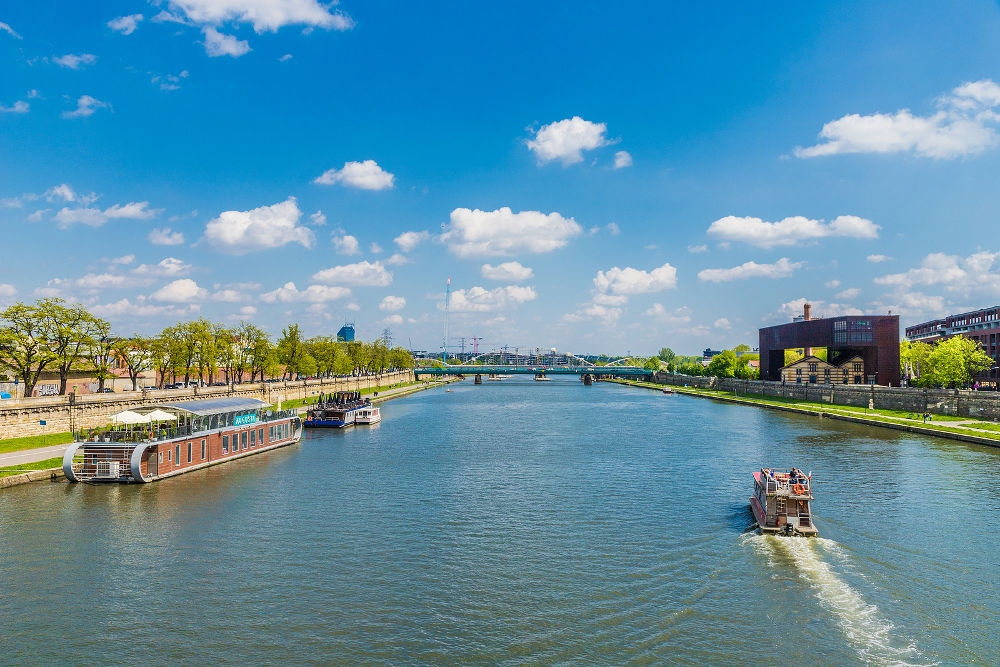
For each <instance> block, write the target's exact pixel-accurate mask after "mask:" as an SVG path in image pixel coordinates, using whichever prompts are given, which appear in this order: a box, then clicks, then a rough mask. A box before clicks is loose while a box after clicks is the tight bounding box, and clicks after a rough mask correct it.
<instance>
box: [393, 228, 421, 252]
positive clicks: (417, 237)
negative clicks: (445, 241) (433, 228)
mask: <svg viewBox="0 0 1000 667" xmlns="http://www.w3.org/2000/svg"><path fill="white" fill-rule="evenodd" d="M429 236H430V234H428V233H427V232H403V233H402V234H400V235H399V236H397V237H396V238H394V239H393V240H392V242H393V243H395V244H396V245H398V246H399V249H400V250H402V251H403V252H410V251H411V250H413V249H414V248H416V247H417V246H418V245H420V243H421V242H422V241H425V240H426V239H427V238H428V237H429Z"/></svg>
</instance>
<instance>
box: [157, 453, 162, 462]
mask: <svg viewBox="0 0 1000 667" xmlns="http://www.w3.org/2000/svg"><path fill="white" fill-rule="evenodd" d="M156 462H157V463H163V452H159V453H158V454H157V455H156Z"/></svg>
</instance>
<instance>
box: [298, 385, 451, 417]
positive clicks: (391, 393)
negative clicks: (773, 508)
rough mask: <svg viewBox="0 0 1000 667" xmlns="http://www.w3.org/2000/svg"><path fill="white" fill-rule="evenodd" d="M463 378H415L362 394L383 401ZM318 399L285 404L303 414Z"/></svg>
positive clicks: (379, 401) (375, 400) (373, 400)
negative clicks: (376, 394)
mask: <svg viewBox="0 0 1000 667" xmlns="http://www.w3.org/2000/svg"><path fill="white" fill-rule="evenodd" d="M462 379H463V378H462V377H460V376H454V377H450V378H444V379H442V380H413V381H411V382H401V383H399V384H397V385H390V386H387V387H373V388H372V389H369V390H366V391H362V392H361V395H362V396H372V399H371V400H372V403H382V402H384V401H388V400H389V399H392V398H399V397H400V396H407V395H409V394H412V393H415V392H418V391H424V390H425V389H433V388H434V387H440V386H443V385H447V384H451V383H452V382H461V381H462ZM376 392H378V396H377V397H375V396H373V395H374V394H375V393H376ZM317 400H319V397H318V396H315V397H310V398H307V399H302V400H300V401H296V402H295V404H294V405H291V406H289V405H287V404H285V405H284V407H285V408H295V409H296V410H297V411H298V412H299V414H303V413H305V412H306V411H307V410H308V409H309V405H310V404H312V403H315V402H316V401H317Z"/></svg>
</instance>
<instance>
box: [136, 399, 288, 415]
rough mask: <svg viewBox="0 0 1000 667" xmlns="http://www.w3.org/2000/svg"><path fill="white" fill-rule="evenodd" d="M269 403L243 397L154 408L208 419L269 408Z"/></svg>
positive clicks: (163, 405) (167, 404)
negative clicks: (224, 414)
mask: <svg viewBox="0 0 1000 667" xmlns="http://www.w3.org/2000/svg"><path fill="white" fill-rule="evenodd" d="M269 405H270V403H268V402H267V401H262V400H260V399H259V398H245V397H243V396H232V397H226V398H204V399H201V400H197V401H179V402H177V403H163V404H162V405H158V406H156V407H159V408H171V409H174V410H182V411H184V412H190V413H191V414H193V415H197V416H199V417H210V416H211V415H220V414H223V413H225V412H243V411H244V410H259V409H261V408H264V407H267V406H269Z"/></svg>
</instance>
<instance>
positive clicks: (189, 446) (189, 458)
mask: <svg viewBox="0 0 1000 667" xmlns="http://www.w3.org/2000/svg"><path fill="white" fill-rule="evenodd" d="M192 444H193V443H190V442H189V443H188V463H191V445H192Z"/></svg>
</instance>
